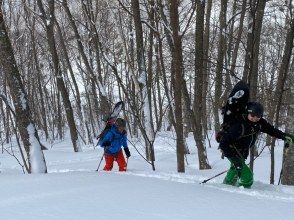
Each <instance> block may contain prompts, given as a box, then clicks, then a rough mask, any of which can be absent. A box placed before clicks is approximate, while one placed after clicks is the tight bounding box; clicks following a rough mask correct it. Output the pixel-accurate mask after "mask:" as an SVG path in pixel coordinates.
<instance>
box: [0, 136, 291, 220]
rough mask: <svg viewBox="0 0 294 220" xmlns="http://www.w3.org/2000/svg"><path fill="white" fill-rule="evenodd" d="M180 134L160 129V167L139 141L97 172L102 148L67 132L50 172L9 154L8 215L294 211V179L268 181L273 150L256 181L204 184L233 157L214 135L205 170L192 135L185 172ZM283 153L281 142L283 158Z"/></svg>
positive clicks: (197, 215) (249, 215)
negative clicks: (179, 167)
mask: <svg viewBox="0 0 294 220" xmlns="http://www.w3.org/2000/svg"><path fill="white" fill-rule="evenodd" d="M173 140H174V139H173V137H172V135H171V134H170V133H162V134H160V135H159V136H158V138H157V142H156V145H155V149H156V163H155V165H156V171H155V172H154V171H152V170H151V167H150V165H149V164H147V163H146V162H145V161H144V160H143V159H142V158H141V157H140V156H139V154H138V153H136V151H135V149H134V148H133V147H132V146H130V150H131V152H132V157H131V158H130V160H129V163H128V171H127V172H126V173H119V172H117V167H116V166H115V169H114V171H113V172H109V173H106V172H104V171H99V172H95V169H96V168H97V165H98V162H99V159H100V157H101V154H102V151H101V149H97V148H96V149H93V147H92V146H84V152H82V153H74V152H73V150H72V148H71V146H70V142H69V141H67V140H66V141H64V142H61V143H56V144H55V145H53V147H52V148H51V146H50V145H48V144H47V146H48V147H49V150H48V151H46V152H45V157H46V161H47V166H48V171H49V174H45V175H40V174H39V175H23V174H22V172H21V168H20V167H19V165H18V164H17V162H16V161H15V159H14V158H12V157H11V156H9V155H7V154H6V153H4V154H1V156H0V161H1V174H0V195H1V196H0V208H1V212H0V213H1V214H0V219H1V220H2V219H4V220H6V219H8V220H10V219H28V220H31V219H32V220H34V219H41V220H47V219H48V220H49V219H50V220H51V219H71V220H73V219H117V218H119V219H169V220H170V219H175V220H176V219H194V220H195V219H229V218H233V219H267V220H269V219H289V220H292V219H294V187H289V186H273V185H269V184H268V182H269V166H270V164H269V161H270V160H269V153H268V150H265V151H264V152H263V154H262V155H261V157H260V158H258V159H257V160H256V168H255V169H256V171H255V179H256V182H255V183H254V185H253V187H252V189H243V188H236V187H231V186H225V185H223V184H221V182H222V179H223V177H224V176H220V177H218V178H216V179H214V180H212V181H210V182H208V183H207V184H205V185H200V184H199V182H201V181H202V180H203V179H205V178H208V177H210V176H213V175H214V174H217V173H219V172H221V171H223V170H225V169H226V168H227V166H228V163H227V161H226V160H221V159H220V157H219V152H218V151H217V150H216V148H217V146H216V144H215V143H212V148H210V149H208V156H209V161H210V163H211V165H212V166H213V169H212V170H206V171H199V170H198V165H197V164H198V162H197V161H198V160H197V154H196V153H195V152H196V149H194V148H195V147H194V146H193V145H194V142H193V138H192V137H190V138H189V139H188V144H189V146H190V150H191V151H192V153H191V155H188V158H187V160H188V162H189V165H188V166H187V167H186V173H184V174H179V173H177V172H176V155H175V144H174V142H173ZM136 146H137V148H138V149H139V150H140V151H142V148H141V147H140V146H139V144H136ZM280 156H281V148H280V149H277V160H278V159H279V158H280ZM278 164H280V163H278ZM102 166H103V164H102ZM102 166H101V168H102ZM279 166H280V165H277V174H276V179H277V178H278V172H279V169H280V167H279ZM101 168H100V170H101Z"/></svg>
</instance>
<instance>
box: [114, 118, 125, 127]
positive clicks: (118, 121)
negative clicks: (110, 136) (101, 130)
mask: <svg viewBox="0 0 294 220" xmlns="http://www.w3.org/2000/svg"><path fill="white" fill-rule="evenodd" d="M115 125H116V126H117V127H123V128H125V127H126V126H127V122H126V120H124V119H122V118H117V119H116V122H115Z"/></svg>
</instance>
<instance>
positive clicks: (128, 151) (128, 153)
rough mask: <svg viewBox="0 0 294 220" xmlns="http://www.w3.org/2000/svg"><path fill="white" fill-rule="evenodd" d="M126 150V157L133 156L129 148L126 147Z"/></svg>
mask: <svg viewBox="0 0 294 220" xmlns="http://www.w3.org/2000/svg"><path fill="white" fill-rule="evenodd" d="M124 151H125V154H126V157H127V158H129V157H130V156H131V152H130V150H129V148H128V147H125V148H124Z"/></svg>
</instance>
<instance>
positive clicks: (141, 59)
mask: <svg viewBox="0 0 294 220" xmlns="http://www.w3.org/2000/svg"><path fill="white" fill-rule="evenodd" d="M131 4H132V11H133V15H134V23H135V32H136V46H137V62H138V69H139V80H138V81H139V82H140V84H141V88H142V99H143V100H142V102H143V109H144V112H143V118H144V120H143V121H144V123H143V124H144V127H145V130H146V135H147V137H146V139H145V142H146V153H147V155H146V156H147V159H148V160H150V161H151V162H152V161H154V160H155V155H154V149H153V142H154V138H155V137H154V130H153V125H152V121H151V119H152V116H151V114H152V109H151V106H150V103H151V100H149V98H150V96H149V94H150V88H148V83H147V72H146V62H145V55H144V44H143V30H142V23H141V15H140V5H139V1H138V0H131Z"/></svg>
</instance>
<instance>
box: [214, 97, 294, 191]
mask: <svg viewBox="0 0 294 220" xmlns="http://www.w3.org/2000/svg"><path fill="white" fill-rule="evenodd" d="M263 112H264V108H263V106H262V104H260V103H258V102H249V103H248V105H247V112H246V113H245V114H240V115H239V116H236V117H235V119H233V120H231V121H230V125H229V126H227V128H226V129H225V130H224V131H222V133H221V137H220V138H219V141H220V144H219V148H220V149H221V151H222V153H223V155H224V156H225V157H226V158H228V160H229V161H230V163H231V166H230V169H229V170H228V172H227V175H226V177H225V179H224V181H223V183H224V184H228V185H237V186H243V187H245V188H250V187H251V185H252V184H253V173H252V171H251V170H250V168H249V167H248V166H247V165H246V164H245V160H246V159H247V157H248V154H249V149H250V148H251V147H252V146H253V145H254V144H255V141H256V139H257V136H258V134H259V133H260V132H263V133H266V134H269V135H271V136H273V137H276V138H278V139H282V140H284V141H287V142H289V143H293V142H294V136H293V135H290V134H287V133H284V132H282V131H280V130H279V129H277V128H274V127H273V126H272V125H271V124H270V123H268V122H267V121H266V120H265V119H264V118H263Z"/></svg>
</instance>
